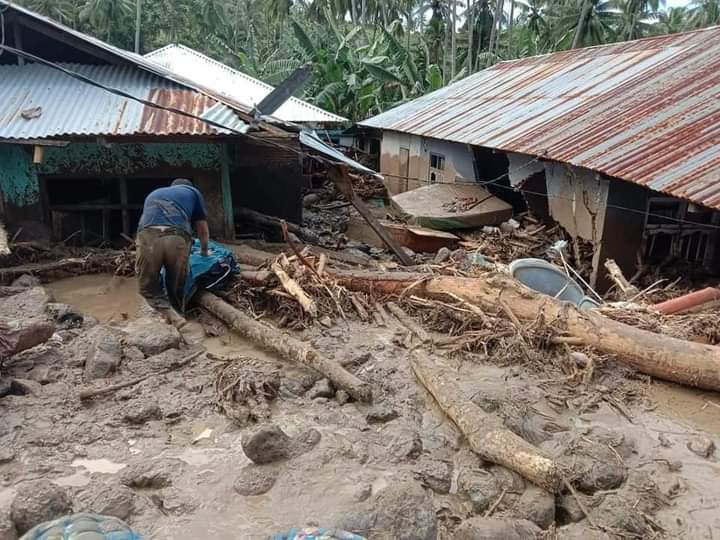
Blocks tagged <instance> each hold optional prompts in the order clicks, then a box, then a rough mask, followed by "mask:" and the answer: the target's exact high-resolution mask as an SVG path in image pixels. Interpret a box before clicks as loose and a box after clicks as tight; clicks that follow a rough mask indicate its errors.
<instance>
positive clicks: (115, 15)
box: [80, 0, 135, 41]
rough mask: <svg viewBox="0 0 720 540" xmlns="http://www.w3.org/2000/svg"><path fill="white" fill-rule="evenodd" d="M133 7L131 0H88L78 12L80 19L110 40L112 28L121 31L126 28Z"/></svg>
mask: <svg viewBox="0 0 720 540" xmlns="http://www.w3.org/2000/svg"><path fill="white" fill-rule="evenodd" d="M134 8H135V6H134V4H133V0H88V1H87V3H86V4H85V5H84V6H83V8H82V10H81V12H80V19H81V20H82V21H84V22H88V23H89V24H90V25H91V26H92V27H93V29H94V30H95V31H96V32H97V33H98V34H100V35H102V36H105V39H106V40H107V41H111V37H112V34H113V30H115V31H116V32H121V31H123V29H124V28H127V22H128V20H130V18H131V17H132V14H133V11H134Z"/></svg>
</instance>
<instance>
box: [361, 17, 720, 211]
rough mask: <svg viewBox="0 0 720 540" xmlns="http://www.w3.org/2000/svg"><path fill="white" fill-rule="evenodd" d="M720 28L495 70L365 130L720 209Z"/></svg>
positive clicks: (514, 63)
mask: <svg viewBox="0 0 720 540" xmlns="http://www.w3.org/2000/svg"><path fill="white" fill-rule="evenodd" d="M719 98H720V28H718V27H715V28H709V29H705V30H699V31H694V32H687V33H682V34H675V35H670V36H661V37H655V38H648V39H643V40H638V41H632V42H626V43H617V44H613V45H604V46H599V47H591V48H587V49H576V50H572V51H566V52H558V53H553V54H549V55H545V56H538V57H532V58H525V59H521V60H515V61H511V62H503V63H500V64H497V65H495V66H493V67H491V68H489V69H487V70H484V71H482V72H480V73H477V74H475V75H472V76H470V77H468V78H466V79H463V80H462V81H460V82H458V83H456V84H453V85H450V86H448V87H446V88H443V89H440V90H438V91H436V92H433V93H432V94H428V95H427V96H423V97H421V98H418V99H416V100H414V101H412V102H409V103H407V104H404V105H401V106H399V107H396V108H395V109H392V110H390V111H388V112H386V113H383V114H380V115H378V116H376V117H374V118H370V119H369V120H366V121H364V122H362V123H361V124H362V125H364V126H369V127H375V128H381V129H388V130H395V131H400V132H406V133H412V134H415V135H421V136H426V137H432V138H437V139H445V140H449V141H455V142H460V143H465V144H472V145H477V146H484V147H489V148H496V149H499V150H506V151H513V152H519V153H524V154H529V155H535V156H542V157H544V158H546V159H552V160H556V161H561V162H567V163H571V164H573V165H577V166H580V167H586V168H588V169H591V170H594V171H599V172H602V173H604V174H606V175H609V176H614V177H618V178H622V179H624V180H628V181H631V182H635V183H637V184H641V185H644V186H647V187H649V188H651V189H654V190H658V191H662V192H665V193H668V194H671V195H674V196H676V197H681V198H685V199H689V200H691V201H694V202H696V203H698V204H703V205H706V206H710V207H715V208H720V144H719V143H720V99H719Z"/></svg>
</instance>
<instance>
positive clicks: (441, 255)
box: [433, 247, 452, 264]
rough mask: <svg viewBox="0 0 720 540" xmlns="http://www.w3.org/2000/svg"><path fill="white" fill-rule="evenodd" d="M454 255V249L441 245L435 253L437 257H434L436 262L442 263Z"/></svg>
mask: <svg viewBox="0 0 720 540" xmlns="http://www.w3.org/2000/svg"><path fill="white" fill-rule="evenodd" d="M451 256H452V251H450V250H449V249H448V248H446V247H441V248H440V249H438V250H437V253H436V254H435V259H433V262H434V263H435V264H442V263H444V262H445V261H447V260H448V259H449V258H450V257H451Z"/></svg>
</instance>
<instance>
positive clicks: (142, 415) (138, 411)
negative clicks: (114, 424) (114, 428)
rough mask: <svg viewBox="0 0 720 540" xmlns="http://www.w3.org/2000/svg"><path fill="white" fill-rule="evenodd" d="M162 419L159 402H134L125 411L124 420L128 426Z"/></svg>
mask: <svg viewBox="0 0 720 540" xmlns="http://www.w3.org/2000/svg"><path fill="white" fill-rule="evenodd" d="M160 418H162V411H161V410H160V406H159V405H158V404H157V401H140V402H137V401H133V402H131V403H129V404H128V405H127V406H126V407H125V409H124V410H123V420H124V421H125V422H127V423H128V424H144V423H145V422H147V421H149V420H159V419H160Z"/></svg>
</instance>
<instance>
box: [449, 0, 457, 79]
mask: <svg viewBox="0 0 720 540" xmlns="http://www.w3.org/2000/svg"><path fill="white" fill-rule="evenodd" d="M450 2H451V4H452V24H451V26H450V31H451V32H452V33H451V34H450V40H451V46H450V47H451V51H450V55H451V56H450V75H451V76H450V78H451V79H454V78H455V75H456V71H455V68H456V65H455V62H456V60H457V37H456V35H455V34H456V30H457V1H456V0H450Z"/></svg>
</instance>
